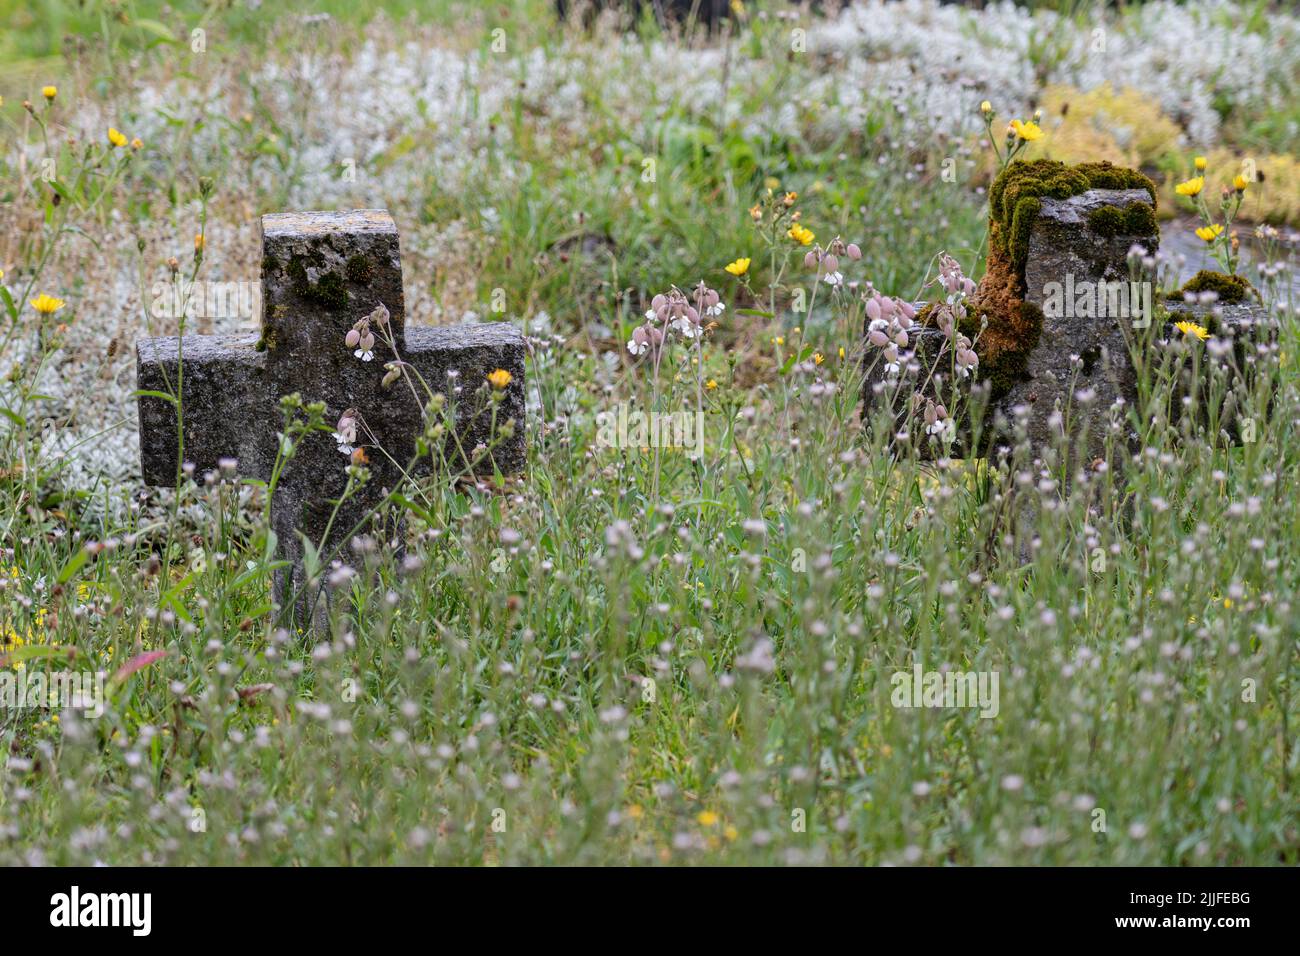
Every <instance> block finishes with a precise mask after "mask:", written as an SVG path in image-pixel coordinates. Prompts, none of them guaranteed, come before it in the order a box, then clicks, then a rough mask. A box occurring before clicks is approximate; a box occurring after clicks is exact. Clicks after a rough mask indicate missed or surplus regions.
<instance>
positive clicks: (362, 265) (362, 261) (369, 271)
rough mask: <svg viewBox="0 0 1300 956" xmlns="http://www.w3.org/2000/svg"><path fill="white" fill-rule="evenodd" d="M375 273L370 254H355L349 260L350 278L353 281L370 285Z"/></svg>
mask: <svg viewBox="0 0 1300 956" xmlns="http://www.w3.org/2000/svg"><path fill="white" fill-rule="evenodd" d="M374 274H375V270H374V267H373V266H372V265H371V264H370V258H369V257H368V256H363V255H355V256H353V257H352V258H351V259H349V260H348V279H349V280H351V281H352V282H355V283H357V284H358V285H369V284H370V280H371V278H373V276H374Z"/></svg>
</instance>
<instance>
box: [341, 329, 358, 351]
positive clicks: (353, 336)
mask: <svg viewBox="0 0 1300 956" xmlns="http://www.w3.org/2000/svg"><path fill="white" fill-rule="evenodd" d="M360 341H361V333H360V332H358V331H357V330H356V329H348V334H347V335H345V336H344V337H343V342H344V344H345V345H347V347H348V348H350V349H354V348H356V347H357V343H358V342H360Z"/></svg>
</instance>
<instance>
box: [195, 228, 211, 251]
mask: <svg viewBox="0 0 1300 956" xmlns="http://www.w3.org/2000/svg"><path fill="white" fill-rule="evenodd" d="M207 244H208V240H207V239H206V238H205V237H204V235H203V233H201V232H199V233H195V235H194V254H195V255H196V256H197V255H198V254H199V253H200V252H202V251H203V250H204V248H205V247H206V246H207Z"/></svg>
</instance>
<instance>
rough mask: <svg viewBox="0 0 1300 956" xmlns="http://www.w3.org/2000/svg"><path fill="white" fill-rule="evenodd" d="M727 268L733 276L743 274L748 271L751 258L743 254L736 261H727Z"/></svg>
mask: <svg viewBox="0 0 1300 956" xmlns="http://www.w3.org/2000/svg"><path fill="white" fill-rule="evenodd" d="M725 268H726V270H727V271H728V272H730V273H731V274H732V275H733V276H743V275H744V274H745V273H746V272H748V271H749V259H747V258H745V257H744V256H742V257H741V258H739V259H737V260H736V261H735V262H729V263H727V265H726V267H725Z"/></svg>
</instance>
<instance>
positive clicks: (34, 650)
mask: <svg viewBox="0 0 1300 956" xmlns="http://www.w3.org/2000/svg"><path fill="white" fill-rule="evenodd" d="M70 653H71V654H75V653H77V649H76V648H75V647H60V646H59V645H58V644H28V645H26V646H24V647H11V648H9V649H8V650H7V651H5V652H4V654H3V655H0V657H2V658H3V659H4V660H6V661H30V660H35V659H37V658H50V657H64V656H66V655H68V654H70Z"/></svg>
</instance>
